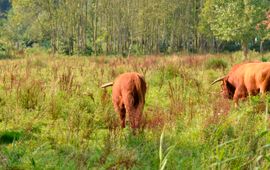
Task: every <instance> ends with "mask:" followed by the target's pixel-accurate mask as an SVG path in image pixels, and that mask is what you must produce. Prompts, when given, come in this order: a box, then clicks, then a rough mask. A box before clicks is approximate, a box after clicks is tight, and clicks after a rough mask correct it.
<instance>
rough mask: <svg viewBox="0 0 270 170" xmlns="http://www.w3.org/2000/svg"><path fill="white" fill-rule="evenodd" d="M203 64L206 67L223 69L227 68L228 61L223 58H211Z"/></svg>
mask: <svg viewBox="0 0 270 170" xmlns="http://www.w3.org/2000/svg"><path fill="white" fill-rule="evenodd" d="M205 66H206V68H207V69H225V68H227V66H228V63H227V62H226V61H225V60H223V59H219V58H211V59H209V60H207V62H206V64H205Z"/></svg>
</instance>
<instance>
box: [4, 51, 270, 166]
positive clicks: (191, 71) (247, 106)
mask: <svg viewBox="0 0 270 170" xmlns="http://www.w3.org/2000/svg"><path fill="white" fill-rule="evenodd" d="M250 58H251V59H252V60H256V59H257V60H261V56H260V55H259V54H257V53H251V56H250ZM269 59H270V54H265V56H264V58H263V60H269ZM240 62H241V54H240V53H234V54H219V55H203V56H200V55H194V56H176V55H175V56H163V57H160V56H145V57H130V58H121V57H54V58H52V57H49V56H47V55H42V54H34V55H31V56H28V57H25V58H21V59H13V60H1V61H0V169H164V168H165V169H255V168H260V169H269V168H270V133H269V125H270V121H269V120H268V117H269V116H268V105H269V101H270V96H266V97H265V98H261V97H260V96H256V97H250V98H248V99H247V100H246V101H244V102H241V103H240V107H239V108H237V109H235V108H234V107H233V103H232V102H231V101H228V100H225V99H223V98H222V97H221V95H220V91H221V88H220V85H218V84H216V85H214V86H211V85H210V83H211V81H213V80H214V79H216V78H217V77H219V76H222V75H224V74H226V73H227V72H228V71H229V69H230V68H231V66H232V65H233V64H236V63H240ZM127 71H137V72H140V73H142V74H144V75H145V79H146V81H147V84H148V90H147V94H146V105H145V108H144V121H143V123H142V124H143V128H142V132H141V133H140V134H139V135H137V136H133V135H132V133H131V130H130V129H129V127H127V128H126V129H124V130H121V129H120V127H119V123H118V115H117V114H116V113H115V112H114V109H113V105H112V103H111V88H107V89H106V90H103V89H101V88H99V86H100V85H101V84H103V83H106V82H109V81H112V80H114V78H115V77H116V76H117V75H118V74H120V73H123V72H127Z"/></svg>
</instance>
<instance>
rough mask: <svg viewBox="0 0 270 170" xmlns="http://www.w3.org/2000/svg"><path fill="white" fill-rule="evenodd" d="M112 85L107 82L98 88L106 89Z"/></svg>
mask: <svg viewBox="0 0 270 170" xmlns="http://www.w3.org/2000/svg"><path fill="white" fill-rule="evenodd" d="M112 85H113V82H109V83H105V84H103V85H102V86H100V87H101V88H106V87H109V86H112Z"/></svg>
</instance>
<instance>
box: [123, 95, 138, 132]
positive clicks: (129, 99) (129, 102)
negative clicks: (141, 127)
mask: <svg viewBox="0 0 270 170" xmlns="http://www.w3.org/2000/svg"><path fill="white" fill-rule="evenodd" d="M124 104H125V108H126V113H127V115H128V119H129V122H130V125H131V128H132V129H135V128H136V125H135V119H136V108H135V107H134V97H133V95H132V94H131V93H130V94H126V95H125V96H124Z"/></svg>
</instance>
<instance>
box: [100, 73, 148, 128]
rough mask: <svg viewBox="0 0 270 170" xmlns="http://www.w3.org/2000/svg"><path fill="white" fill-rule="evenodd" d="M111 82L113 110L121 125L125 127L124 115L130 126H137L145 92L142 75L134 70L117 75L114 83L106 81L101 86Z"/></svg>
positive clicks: (108, 84) (138, 125)
mask: <svg viewBox="0 0 270 170" xmlns="http://www.w3.org/2000/svg"><path fill="white" fill-rule="evenodd" d="M112 84H113V90H112V101H113V105H114V109H115V111H116V112H117V113H118V114H119V116H120V121H121V127H122V128H125V126H126V117H128V119H129V122H130V124H131V128H133V129H136V128H139V127H140V122H141V118H142V112H143V107H144V103H145V93H146V82H145V80H144V77H143V75H141V74H139V73H136V72H131V73H124V74H121V75H119V76H118V77H117V78H116V79H115V81H114V83H107V84H105V85H103V86H102V87H108V86H110V85H112Z"/></svg>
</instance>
